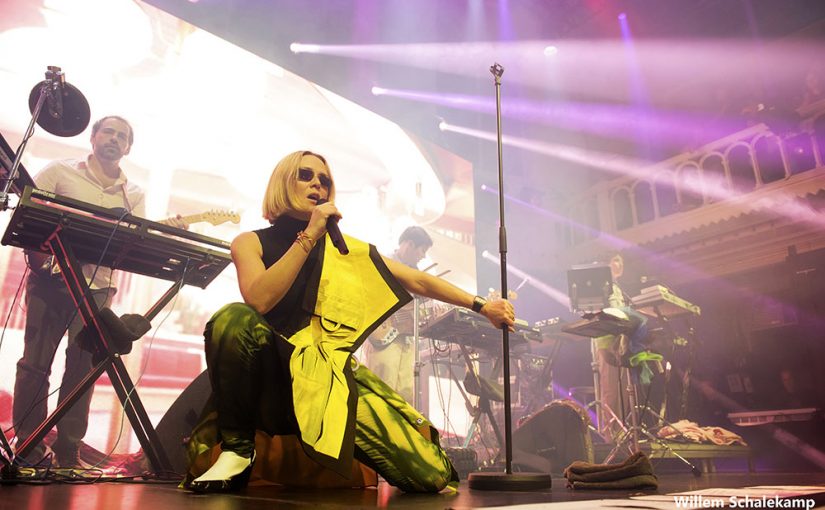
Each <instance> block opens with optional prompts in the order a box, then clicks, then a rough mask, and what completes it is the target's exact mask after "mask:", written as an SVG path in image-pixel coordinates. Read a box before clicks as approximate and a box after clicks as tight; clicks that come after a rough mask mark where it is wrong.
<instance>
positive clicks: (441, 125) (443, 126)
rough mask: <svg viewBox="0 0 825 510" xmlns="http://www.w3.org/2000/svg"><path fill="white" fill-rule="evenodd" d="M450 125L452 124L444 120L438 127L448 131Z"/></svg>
mask: <svg viewBox="0 0 825 510" xmlns="http://www.w3.org/2000/svg"><path fill="white" fill-rule="evenodd" d="M449 127H450V125H449V124H447V123H446V122H444V121H443V120H442V121H441V122H439V123H438V129H440V130H441V131H446V130H447V128H449Z"/></svg>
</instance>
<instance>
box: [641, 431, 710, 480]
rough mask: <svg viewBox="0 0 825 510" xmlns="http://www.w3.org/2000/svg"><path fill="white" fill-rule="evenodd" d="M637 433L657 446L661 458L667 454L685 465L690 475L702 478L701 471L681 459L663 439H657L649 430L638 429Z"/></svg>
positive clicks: (684, 459)
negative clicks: (660, 450)
mask: <svg viewBox="0 0 825 510" xmlns="http://www.w3.org/2000/svg"><path fill="white" fill-rule="evenodd" d="M639 432H641V433H642V434H643V435H644V436H645V437H647V438H648V439H649V440H650V441H652V442H654V443H656V444H658V445H659V446H660V447H661V448H662V452H663V453H662V457H664V452H667V453H669V454H670V455H673V456H674V457H676V458H677V459H679V460H680V461H681V462H682V463H683V464H685V465H686V466H687V467H689V468H690V472H691V473H693V476H697V477H698V476H702V471H701V470H700V469H699V468H697V467H696V466H695V465H694V464H693V463H692V462H690V461H689V460H687V459H686V458H684V457H682V456H681V455H679V454H678V453H677V452H676V450H674V449H673V448H671V447H670V445H669V444H667V442H665V441H664V440H663V439H661V438H659V437H657V436H656V435H655V434H652V433H651V432H650V431H649V430H647V429H646V428H644V427H639ZM651 453H652V450H651Z"/></svg>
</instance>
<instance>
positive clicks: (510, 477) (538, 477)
mask: <svg viewBox="0 0 825 510" xmlns="http://www.w3.org/2000/svg"><path fill="white" fill-rule="evenodd" d="M490 72H491V73H493V76H494V77H495V86H496V131H497V133H498V203H499V225H500V226H499V253H500V257H501V295H502V296H507V295H508V294H507V231H506V229H505V228H504V169H503V160H502V147H501V75H502V74H504V68H503V67H502V66H501V65H499V64H498V63H495V64H493V65H492V66H490ZM501 336H502V344H503V345H502V363H503V365H504V448H505V450H504V451H505V468H504V473H495V472H482V473H471V474H470V476H469V477H468V479H469V485H470V489H476V490H488V491H494V490H501V491H540V490H545V489H549V488H550V487H551V486H552V478H550V474H549V473H526V472H521V473H515V474H514V473H513V434H512V417H511V407H510V406H511V399H510V335H509V331H508V329H507V326H503V327H502V328H501Z"/></svg>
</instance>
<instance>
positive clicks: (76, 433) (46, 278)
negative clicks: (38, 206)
mask: <svg viewBox="0 0 825 510" xmlns="http://www.w3.org/2000/svg"><path fill="white" fill-rule="evenodd" d="M133 142H134V131H133V130H132V126H131V125H130V124H129V122H127V121H126V119H124V118H122V117H118V116H114V115H112V116H107V117H103V118H102V119H100V120H98V121H97V122H95V123H94V125H93V126H92V134H91V145H92V153H91V154H89V155H88V156H87V157H86V159H84V160H62V161H53V162H51V163H49V164H48V165H46V167H45V168H43V170H42V171H40V173H39V174H37V176H35V178H34V181H35V183H36V185H37V187H38V188H40V189H42V190H46V191H51V192H54V193H56V194H59V195H62V196H66V197H69V198H74V199H77V200H82V201H84V202H88V203H90V204H94V205H97V206H100V207H106V208H122V209H123V211H124V216H125V214H126V213H131V214H134V215H136V216H144V214H145V213H144V211H145V209H144V207H145V201H144V193H143V190H141V189H140V188H139V187H138V186H137V185H135V184H134V183H132V182H130V181H129V180H128V179H127V177H126V174H124V173H123V170H122V169H121V168H120V160H121V159H122V158H123V157H124V156H126V155H127V154H129V151H130V150H131V148H132V143H133ZM165 223H167V224H169V225H172V226H174V227H178V228H187V225H186V224H185V223H184V222H183V221H182V220H181V219H180V217H179V216H178V217H177V218H170V219H168V220H165ZM27 263H28V265H29V268H30V271H29V273H28V277H27V279H26V329H25V336H24V347H23V356H22V357H21V358H20V360H19V361H18V362H17V375H16V379H15V384H14V405H13V416H14V428H15V436H16V437H17V444H20V443H21V442H22V441H23V440H25V439H26V438H27V437H28V436H29V435H31V433H32V432H34V430H35V429H36V428H37V427H38V425H39V424H40V423H41V422H43V420H44V419H45V418H46V414H47V396H48V393H49V374H50V373H51V366H52V361H53V359H54V355H55V352H56V351H57V348H58V346H59V344H60V341H61V339H62V338H63V335H64V333H66V330H67V329H68V331H69V343H68V347H67V348H66V368H65V371H64V373H63V381H62V384H61V386H60V395H59V397H58V398H59V401H63V400H64V399H65V398H66V396H67V395H68V393H69V392H70V391H71V390H73V389H74V388H75V387H76V386H77V385H78V383H79V382H80V381H81V379H82V378H83V377H84V376H85V375H86V374H87V373H88V372H89V370H90V369H91V367H92V354H91V353H89V352H86V351H84V350H82V349H81V348H80V346H79V345H78V343H77V342H76V336H77V334H78V333H79V331H80V329H81V328H82V326H83V324H82V320H81V319H80V318H79V317H77V316H76V308H75V305H74V302H73V301H72V299H71V297H70V295H69V292H68V290H67V289H66V286H65V284H64V282H63V279H62V278H61V277H60V276H58V275H55V274H53V269H52V268H51V267H50V266H51V264H50V261H48V260H47V259H46V257H45V256H44V255H42V254H40V253H27ZM83 273H84V276H85V277H86V281H87V282H88V283H89V286H90V288H91V291H92V296H93V298H94V300H95V302H96V303H97V305H98V307H103V306H108V304H109V303H110V302H111V299H112V297H113V296H114V294H115V292H116V290H117V289H115V288H114V287H112V270H111V269H110V268H106V267H96V266H95V265H94V264H84V265H83ZM91 399H92V389H91V388H90V389H89V390H88V391H87V392H86V393H85V394H84V395H82V396H81V397H80V398H79V399H78V400H77V402H76V403H75V404H74V405H73V406H71V407H70V408H69V410H68V411H67V412H66V414H65V416H63V418H62V419H61V420H60V422H59V423H58V424H57V440H56V441H55V443H54V444H53V445H52V449H53V451H54V454H55V456H56V459H53V460H56V462H57V465H58V466H62V467H75V466H78V465H79V464H80V462H79V458H78V447H79V445H80V441H81V439H83V437H84V436H85V435H86V429H87V427H88V419H89V406H90V404H91ZM45 454H46V446H45V445H44V444H40V445H37V447H35V448H34V449H33V450H32V453H31V454H29V455H28V458H26V459H23V460H24V461H26V462H28V463H30V464H34V463H38V462H39V461H40V460H42V459H43V457H44V455H45Z"/></svg>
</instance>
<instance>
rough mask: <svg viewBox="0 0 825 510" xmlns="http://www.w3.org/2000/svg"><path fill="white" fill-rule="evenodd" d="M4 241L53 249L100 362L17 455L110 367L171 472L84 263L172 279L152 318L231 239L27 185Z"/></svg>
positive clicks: (140, 434) (142, 432) (215, 260)
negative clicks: (116, 348)
mask: <svg viewBox="0 0 825 510" xmlns="http://www.w3.org/2000/svg"><path fill="white" fill-rule="evenodd" d="M2 243H3V244H4V245H10V246H16V247H19V248H24V249H29V250H36V251H41V252H46V253H50V254H52V255H53V256H54V258H55V261H56V262H57V264H58V266H59V267H60V274H61V276H62V277H63V280H64V282H65V283H66V287H67V289H68V290H69V294H70V295H71V297H72V299H73V300H74V302H75V304H76V306H77V309H78V313H79V315H80V316H81V318H82V319H83V323H84V324H85V325H86V327H87V328H89V329H91V331H92V332H93V333H94V335H93V336H95V337H96V338H95V340H96V343H97V345H96V349H95V350H96V353H95V362H96V364H95V366H94V367H93V368H92V370H91V371H90V372H89V373H88V374H87V375H86V377H85V378H84V379H83V380H82V381H81V382H80V383H79V384H78V386H77V387H76V388H75V389H74V390H73V391H72V392H71V393H70V394H69V395H68V397H67V398H66V399H65V400H64V401H63V402H60V403H59V404H58V406H57V408H56V409H55V410H54V412H53V413H52V414H51V415H50V416H49V417H48V418H46V420H45V421H44V422H43V423H42V424H41V425H40V426H39V427H38V428H37V429H36V430H35V432H34V433H32V435H31V436H29V437H28V438H27V439H26V440H24V441H23V443H22V444H20V445H18V447H17V455H20V456H25V455H26V453H28V452H30V451H31V449H32V448H33V447H34V446H35V445H37V443H39V442H40V441H41V440H42V439H43V438H44V437H45V436H46V434H47V433H48V432H49V430H51V429H52V427H54V425H55V424H56V423H57V422H58V421H59V420H60V418H61V417H62V416H63V415H64V414H65V413H66V411H67V410H68V408H69V407H71V406H72V405H73V404H74V403H75V402H76V401H77V398H78V397H79V396H80V395H82V394H83V393H84V392H85V391H87V390H88V389H89V388H91V386H92V385H94V383H95V381H96V380H97V379H98V378H99V377H100V375H101V374H102V373H103V372H104V371H105V372H106V373H107V374H108V376H109V379H110V381H111V383H112V386H113V387H114V389H115V392H116V393H117V395H118V397H119V399H120V401H121V403H122V405H123V407H124V410H125V412H126V414H127V416H128V418H129V421H130V423H131V425H132V428H133V429H134V432H135V435H136V436H137V438H138V440H139V442H140V445H141V447H142V448H143V451H144V453H145V455H146V457H147V458H148V460H149V462H150V464H151V466H152V468H154V470H155V472H156V473H159V474H166V475H168V474H169V473H171V471H172V469H171V465H170V463H169V459H168V457H167V456H166V453H165V452H164V451H163V449H162V448H161V447H160V440H159V438H158V437H157V432H156V431H155V429H154V427H153V426H152V423H151V421H150V420H149V416H148V414H147V413H146V410H145V408H144V407H143V404H142V402H141V400H140V397H139V396H138V394H137V391H136V389H135V386H134V384H133V383H132V381H131V378H130V376H129V374H128V372H127V371H126V367H125V365H124V364H123V361H122V360H121V358H120V355H119V354H118V353H117V352H115V351H114V348H113V346H114V344H113V342H112V338H111V337H110V332H109V330H108V329H107V328H105V327H102V324H103V323H102V319H101V315H100V310H99V308H98V307H97V305H96V303H95V301H94V299H92V298H91V293H90V292H89V285H88V283H87V282H86V278H85V277H84V276H83V271H82V267H81V263H90V264H99V265H101V266H106V267H110V268H112V269H120V270H123V271H128V272H131V273H137V274H142V275H146V276H150V277H154V278H159V279H162V280H168V281H171V282H172V285H171V287H170V288H169V289H168V290H167V291H166V292H165V293H164V294H163V295H162V296H161V297H160V298H159V299H158V300H157V301H156V302H155V304H154V305H152V306H151V307H150V309H149V310H148V311H147V312H146V313H145V314H144V317H145V318H146V319H147V320H149V321H151V320H152V318H154V317H155V316H156V315H157V314H158V313H159V312H160V311H161V310H162V309H163V307H164V306H166V305H167V304H168V303H169V302H170V301H171V300H172V298H173V297H174V296H175V295H176V294H177V293H178V291H179V290H180V289H181V287H182V286H183V285H194V286H196V287H200V288H205V287H206V286H207V285H209V283H211V282H212V281H213V280H214V279H215V278H216V277H217V276H218V275H219V274H220V273H221V271H223V270H224V269H225V268H226V266H228V265H229V264H230V262H231V257H230V255H229V246H230V245H229V243H227V242H226V241H222V240H220V239H214V238H211V237H207V236H203V235H200V234H196V233H193V232H188V231H185V230H181V229H178V228H175V227H171V226H168V225H163V224H161V223H157V222H154V221H150V220H147V219H144V218H139V217H137V216H132V215H130V214H128V213H126V211H123V210H110V209H106V208H102V207H97V206H94V205H92V204H88V203H85V202H82V201H80V200H74V199H71V198H68V197H63V196H60V195H56V194H54V193H51V192H48V191H43V190H38V189H35V188H32V187H31V186H26V187H25V189H24V191H23V194H22V196H21V198H20V201H19V202H18V204H17V207H16V208H15V210H14V214H13V215H12V217H11V219H10V221H9V225H8V228H7V229H6V232H5V234H4V235H3V239H2Z"/></svg>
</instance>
